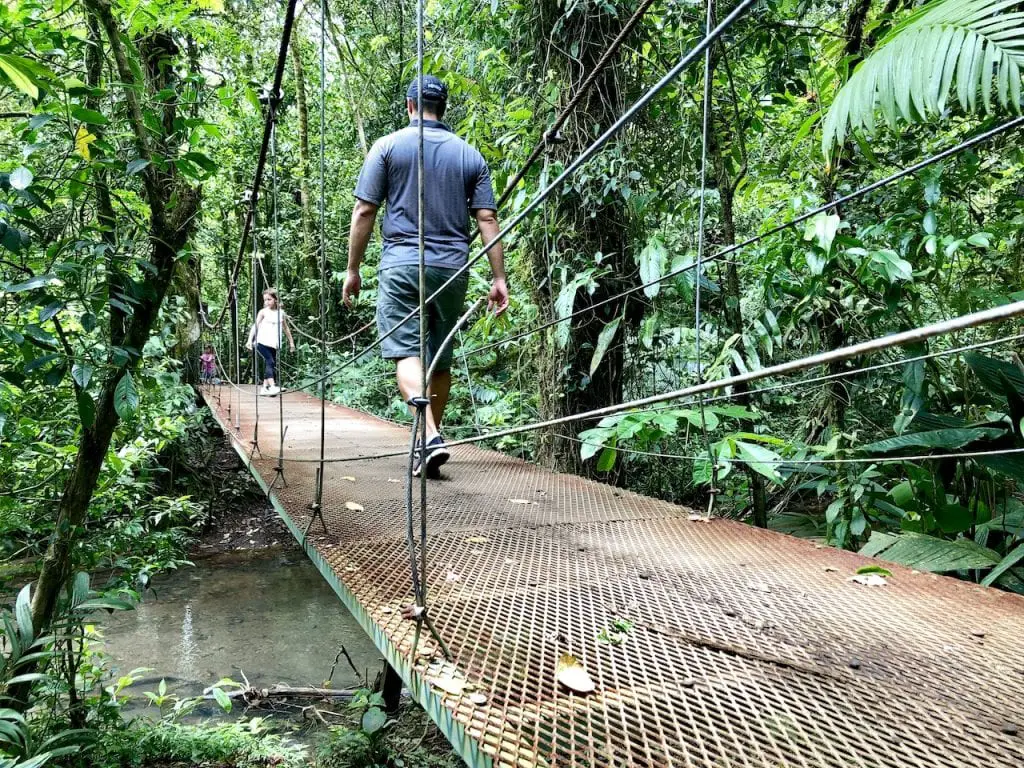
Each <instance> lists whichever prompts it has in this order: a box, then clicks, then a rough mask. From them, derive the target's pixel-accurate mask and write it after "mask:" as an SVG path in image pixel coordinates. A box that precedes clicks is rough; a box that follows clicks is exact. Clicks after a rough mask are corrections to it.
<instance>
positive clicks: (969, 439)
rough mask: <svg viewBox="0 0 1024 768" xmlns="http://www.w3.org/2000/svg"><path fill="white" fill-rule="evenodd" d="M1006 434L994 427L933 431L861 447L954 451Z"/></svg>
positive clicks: (867, 449)
mask: <svg viewBox="0 0 1024 768" xmlns="http://www.w3.org/2000/svg"><path fill="white" fill-rule="evenodd" d="M1005 434H1006V431H1005V430H1002V429H996V428H994V427H962V428H959V429H935V430H932V431H931V432H912V433H910V434H906V435H897V436H896V437H890V438H887V439H885V440H879V441H878V442H875V443H868V444H867V445H862V446H861V447H860V450H862V451H864V452H865V453H891V452H892V451H901V450H905V449H907V448H928V449H933V448H941V449H944V450H948V451H955V450H957V449H958V448H963V447H964V446H965V445H969V444H970V443H974V442H977V441H978V440H994V439H995V438H997V437H1002V436H1003V435H1005Z"/></svg>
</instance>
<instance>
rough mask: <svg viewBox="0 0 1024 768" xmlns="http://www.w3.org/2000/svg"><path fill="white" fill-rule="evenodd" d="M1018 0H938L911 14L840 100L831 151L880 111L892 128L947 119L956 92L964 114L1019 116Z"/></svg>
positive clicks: (828, 143) (1021, 25)
mask: <svg viewBox="0 0 1024 768" xmlns="http://www.w3.org/2000/svg"><path fill="white" fill-rule="evenodd" d="M1020 7H1021V2H1020V0H939V2H935V3H931V4H929V5H927V6H925V7H924V8H922V9H920V10H918V11H916V12H915V13H913V14H911V15H910V16H908V17H907V18H906V19H905V20H904V21H903V22H902V23H900V24H899V25H897V26H896V28H894V29H893V30H892V32H890V33H889V35H887V36H886V37H885V39H884V40H882V43H881V45H880V47H879V48H878V50H877V51H875V52H874V53H873V54H871V55H870V56H869V57H868V58H867V59H866V60H865V61H864V63H863V64H861V66H860V67H859V68H858V69H857V70H856V72H854V74H853V76H852V77H851V78H850V79H849V81H848V82H847V83H846V84H845V85H844V86H843V87H842V88H841V89H840V91H839V93H838V94H837V95H836V98H835V100H834V101H833V102H832V106H831V107H830V108H829V111H828V115H827V117H826V118H825V123H824V126H823V129H822V149H823V150H824V152H825V156H826V157H828V156H829V155H830V154H831V152H832V149H833V148H834V147H836V146H838V145H841V144H842V143H843V142H844V141H845V140H846V137H847V136H848V135H849V134H850V133H852V132H853V131H856V130H858V129H863V130H864V131H865V132H866V133H868V134H871V133H872V132H873V131H874V129H875V125H876V122H877V115H878V113H879V112H880V113H881V114H882V117H884V119H885V121H886V123H888V125H889V126H890V127H895V126H896V124H897V123H898V122H899V121H900V120H904V121H906V122H910V123H915V122H922V121H924V120H927V119H928V118H930V117H932V116H938V115H941V114H942V113H943V112H944V111H945V110H946V104H947V102H948V100H949V98H950V92H951V90H952V89H953V87H954V84H955V87H956V99H957V101H958V102H959V103H960V107H961V109H963V110H964V112H967V113H976V112H978V111H979V110H981V109H983V110H984V111H985V112H986V113H989V114H991V113H992V111H993V101H992V96H993V81H994V83H995V89H994V90H995V96H996V99H997V100H998V103H999V106H1000V107H1001V108H1002V109H1003V110H1004V111H1013V112H1018V113H1019V112H1020V111H1021V67H1022V66H1024V11H1022V10H1019V9H1020Z"/></svg>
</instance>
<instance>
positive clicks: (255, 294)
mask: <svg viewBox="0 0 1024 768" xmlns="http://www.w3.org/2000/svg"><path fill="white" fill-rule="evenodd" d="M249 204H250V205H251V206H252V331H250V333H252V334H253V339H252V342H253V343H252V378H253V383H254V384H255V386H254V387H253V390H252V391H253V403H254V407H255V409H256V410H255V418H254V420H253V425H252V440H251V441H250V442H251V444H252V448H251V449H250V451H249V460H250V461H251V460H252V457H253V456H262V455H263V454H262V452H261V451H260V385H259V383H258V382H259V375H258V371H259V365H258V363H259V361H258V359H257V358H259V356H260V353H259V349H258V348H257V345H256V334H255V330H256V318H257V317H258V316H259V313H260V286H259V279H258V278H257V272H258V270H259V266H260V265H259V258H260V253H259V239H260V238H259V232H260V230H259V211H258V210H257V202H256V198H255V197H253V198H251V199H250V202H249ZM264 373H266V371H264Z"/></svg>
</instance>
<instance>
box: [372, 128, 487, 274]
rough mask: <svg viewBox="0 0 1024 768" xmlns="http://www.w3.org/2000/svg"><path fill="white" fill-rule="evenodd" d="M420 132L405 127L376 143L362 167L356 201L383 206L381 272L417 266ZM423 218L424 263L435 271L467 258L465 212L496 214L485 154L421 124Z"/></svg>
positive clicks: (446, 131) (448, 132)
mask: <svg viewBox="0 0 1024 768" xmlns="http://www.w3.org/2000/svg"><path fill="white" fill-rule="evenodd" d="M418 135H419V129H418V127H417V122H416V121H415V120H414V121H412V124H411V125H410V126H409V127H408V128H403V129H402V130H400V131H395V132H394V133H392V134H390V135H388V136H385V137H383V138H381V139H378V140H377V141H376V143H374V145H373V148H372V149H371V150H370V153H369V154H368V155H367V156H366V161H365V162H364V163H363V170H362V172H360V174H359V181H358V183H357V184H356V192H355V194H356V197H358V198H359V199H360V200H365V201H366V202H368V203H374V204H376V205H380V204H381V203H384V202H387V208H386V210H385V212H384V222H383V224H382V226H381V232H382V234H383V236H384V253H383V256H382V257H381V262H380V268H381V269H387V268H388V267H395V266H398V265H400V264H418V263H419V233H418V222H417V212H418V205H417V200H418V195H417V190H416V165H417V163H416V158H417V154H418V153H417V148H418V144H419V139H418ZM423 180H424V201H425V210H424V216H423V228H424V240H425V245H426V247H425V259H426V263H427V264H429V265H431V266H435V267H448V268H451V269H458V268H459V267H461V266H463V265H464V264H465V263H466V258H467V256H468V254H469V211H470V210H478V209H481V208H484V209H490V210H497V205H496V204H495V202H494V190H493V189H492V187H491V174H490V171H489V170H488V169H487V163H486V162H485V161H484V158H483V156H482V155H481V154H480V153H479V152H478V151H477V150H476V149H474V148H473V147H471V146H470V145H469V144H467V143H466V142H465V141H463V140H462V139H460V138H459V137H458V136H456V135H455V134H454V133H452V132H451V130H449V128H448V127H447V126H446V125H444V123H441V122H438V121H437V120H425V121H424V122H423Z"/></svg>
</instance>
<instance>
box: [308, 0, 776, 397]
mask: <svg viewBox="0 0 1024 768" xmlns="http://www.w3.org/2000/svg"><path fill="white" fill-rule="evenodd" d="M757 1H758V0H740V2H739V3H738V4H737V6H736V7H735V8H734V9H733V10H732V12H730V13H729V15H728V16H727V17H726V18H725V19H723V20H722V21H721V22H720V23H719V24H718V25H717V26H716V27H715V28H714V29H713V30H712V31H711V34H710V35H707V36H705V37H704V38H702V39H701V41H700V42H698V43H697V44H696V45H695V46H694V47H693V48H691V49H690V51H689V52H688V53H687V54H686V55H685V56H683V58H682V59H681V60H680V61H679V62H677V63H676V64H675V65H674V66H673V67H672V69H670V70H669V71H668V72H667V73H666V74H665V75H664V76H662V78H661V79H660V80H658V82H656V83H655V84H654V85H652V86H651V87H650V88H648V89H647V91H645V92H644V94H643V95H642V96H641V97H640V98H638V99H637V100H636V101H635V102H634V103H633V104H632V105H631V106H630V107H629V108H628V109H627V110H626V111H625V112H624V113H623V114H622V115H621V116H620V117H619V118H618V119H617V120H616V121H615V122H614V123H612V125H611V126H609V127H608V128H607V129H606V130H605V132H604V133H602V134H601V135H600V136H599V137H598V138H596V139H595V140H594V141H593V142H591V143H590V144H589V145H588V146H587V147H586V148H585V149H584V150H583V152H581V153H580V154H579V155H578V156H577V157H576V159H575V160H573V161H572V162H571V163H570V164H569V165H568V166H566V168H564V169H563V170H562V172H561V173H560V174H559V175H558V176H557V177H556V178H555V179H554V180H553V181H552V182H550V183H549V184H548V185H547V186H545V187H544V189H542V190H541V191H540V192H539V193H537V195H536V196H535V197H534V198H533V199H532V200H531V201H530V202H529V203H528V204H527V205H526V206H525V207H524V208H523V210H521V211H520V212H519V213H518V214H516V215H515V216H514V217H512V219H511V220H510V221H509V222H508V224H506V225H505V226H504V227H503V228H502V229H501V230H500V231H499V232H498V234H496V235H495V236H494V238H493V239H492V240H491V241H490V242H488V243H486V244H485V245H483V246H482V247H481V249H480V250H479V251H478V252H477V253H476V254H475V255H474V256H473V257H472V258H469V259H467V261H466V263H465V264H464V265H463V266H461V267H459V268H458V269H456V270H454V271H453V272H452V274H451V275H450V276H449V277H448V279H447V280H445V282H443V283H442V284H441V286H440V287H439V288H437V290H435V291H434V292H433V293H431V294H430V295H429V296H428V297H427V298H426V301H425V303H426V304H430V303H431V302H433V301H434V300H435V299H436V298H437V297H438V296H440V295H441V294H442V293H443V292H444V291H445V290H446V289H447V288H448V287H449V286H450V285H451V284H452V283H454V282H455V281H456V280H458V279H459V278H460V277H461V276H462V275H463V274H465V273H466V272H467V271H468V270H469V269H471V268H472V267H473V266H474V265H475V264H476V263H477V262H479V261H480V260H481V259H482V258H484V257H485V256H486V255H487V252H488V251H489V250H490V249H491V248H493V247H494V246H495V245H496V244H498V243H500V242H501V241H502V240H503V239H504V238H505V237H507V236H508V234H509V233H510V232H512V231H513V230H515V229H516V228H517V227H518V226H519V225H520V224H521V223H522V222H523V221H525V220H526V219H527V217H529V216H530V215H531V214H532V213H533V212H534V211H535V210H537V208H538V207H539V206H540V205H541V204H542V203H543V202H544V201H545V200H547V199H548V197H550V196H551V195H552V194H553V193H554V192H555V191H556V190H557V189H560V188H561V187H562V185H563V184H565V182H566V181H568V179H569V178H571V177H572V176H573V175H574V174H575V173H576V171H578V170H579V169H580V167H582V166H583V165H584V164H586V163H587V162H588V161H589V160H590V159H591V158H593V157H594V156H595V155H596V154H597V153H598V152H600V151H601V150H602V149H603V148H604V146H605V144H607V143H608V142H609V141H610V140H611V139H613V138H614V137H615V136H617V135H618V134H619V133H620V132H621V131H622V129H623V128H625V127H626V126H627V125H629V124H630V123H632V122H633V120H635V119H636V117H637V115H638V114H639V113H640V112H641V110H643V109H644V107H646V106H647V105H648V104H650V102H651V101H653V100H654V98H655V97H656V96H657V95H658V94H659V93H661V92H662V91H663V90H664V89H665V88H666V87H668V85H670V84H671V83H672V82H673V81H675V79H676V78H678V77H679V75H680V74H682V73H683V71H685V70H686V69H687V68H688V67H689V66H690V64H692V63H693V62H694V61H695V60H696V59H697V57H698V56H700V55H701V54H703V53H704V51H705V49H706V48H707V47H708V46H709V45H711V44H712V43H714V42H715V41H716V40H717V39H718V38H719V37H721V36H722V35H723V34H724V33H725V32H726V31H727V30H728V29H729V28H730V27H731V26H732V25H733V24H734V23H735V22H736V20H737V19H739V18H740V17H741V16H742V15H743V14H745V13H746V12H747V10H749V8H750V7H751V6H752V5H754V4H755V3H756V2H757ZM418 313H419V307H416V308H415V309H413V310H411V311H410V312H408V313H407V314H406V315H405V316H404V317H402V319H401V320H399V321H398V322H397V323H396V324H395V325H394V326H392V327H391V328H390V329H389V330H387V331H386V332H385V333H382V334H381V335H380V336H378V337H377V338H376V339H375V340H374V341H373V342H371V343H370V344H369V345H367V346H366V347H364V348H363V349H362V350H360V351H359V352H358V353H357V354H355V355H354V356H353V357H351V358H349V359H348V360H346V361H345V363H343V364H342V365H341V366H339V367H338V368H336V369H334V370H333V371H331V372H330V373H329V374H327V376H333V375H334V374H336V373H338V372H339V371H341V370H343V369H345V368H347V367H348V366H349V365H352V363H354V362H355V361H356V360H358V359H359V358H360V357H362V356H363V355H364V354H366V353H367V352H370V351H371V350H373V349H375V348H376V347H377V346H379V345H380V344H381V343H382V342H383V341H384V340H385V339H388V338H390V337H391V336H392V335H393V334H394V333H396V332H397V331H398V329H399V328H401V327H402V326H403V325H405V324H406V323H407V322H409V320H411V319H412V318H413V317H415V316H416V315H417V314H418ZM327 376H325V377H324V378H327ZM313 383H316V382H313Z"/></svg>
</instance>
